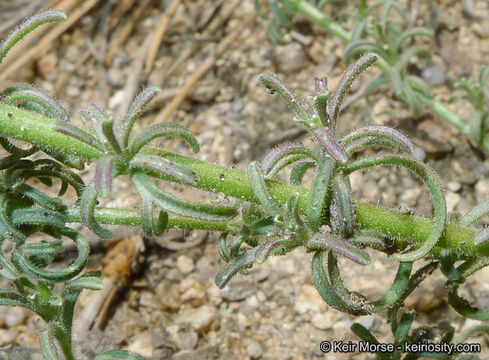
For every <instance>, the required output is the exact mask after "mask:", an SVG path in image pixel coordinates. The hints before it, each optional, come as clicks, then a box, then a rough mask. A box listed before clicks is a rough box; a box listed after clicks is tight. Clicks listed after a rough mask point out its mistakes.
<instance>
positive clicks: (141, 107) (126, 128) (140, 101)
mask: <svg viewBox="0 0 489 360" xmlns="http://www.w3.org/2000/svg"><path fill="white" fill-rule="evenodd" d="M159 92H160V89H158V88H157V87H149V88H146V89H144V90H143V91H141V93H139V95H138V96H136V98H135V99H134V101H133V102H132V104H131V106H130V107H129V110H128V111H127V113H126V114H125V115H124V116H123V117H122V120H121V126H120V136H121V137H122V138H121V144H122V148H124V149H125V148H127V144H128V141H129V134H130V133H131V130H132V127H133V125H134V122H135V121H136V120H137V119H138V118H139V117H141V115H142V113H143V112H144V111H145V110H146V108H147V107H148V105H149V103H150V102H151V101H152V100H153V99H154V98H155V97H156V95H158V94H159Z"/></svg>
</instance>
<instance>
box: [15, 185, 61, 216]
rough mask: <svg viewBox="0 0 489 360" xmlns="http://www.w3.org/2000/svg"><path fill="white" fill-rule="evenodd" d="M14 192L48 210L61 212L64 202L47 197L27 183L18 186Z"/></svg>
mask: <svg viewBox="0 0 489 360" xmlns="http://www.w3.org/2000/svg"><path fill="white" fill-rule="evenodd" d="M14 191H15V192H16V193H18V194H22V196H25V197H28V198H29V199H31V200H32V201H34V202H36V203H37V204H39V205H41V206H43V207H45V208H47V209H51V210H59V209H60V208H61V207H62V202H61V200H60V199H57V198H52V197H50V196H47V195H46V194H44V193H43V192H42V191H39V190H37V189H35V188H33V187H32V186H30V185H27V184H26V183H21V184H19V185H17V186H16V187H15V189H14Z"/></svg>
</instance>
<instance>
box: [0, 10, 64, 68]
mask: <svg viewBox="0 0 489 360" xmlns="http://www.w3.org/2000/svg"><path fill="white" fill-rule="evenodd" d="M63 20H66V15H65V14H64V13H63V12H61V11H58V10H47V11H43V12H40V13H38V14H36V15H34V16H31V17H28V18H27V19H25V20H24V21H23V22H22V24H20V25H19V26H18V27H17V28H15V30H14V31H12V32H11V33H10V34H9V36H8V37H7V39H6V40H5V41H3V42H2V46H1V48H0V63H2V60H3V58H4V57H5V55H7V53H8V52H9V51H10V49H12V47H13V46H14V45H15V44H17V43H18V42H19V41H20V40H21V39H22V38H23V37H25V36H26V35H27V34H28V33H30V32H32V31H33V30H35V29H36V28H37V27H39V26H41V25H43V24H46V23H50V22H57V21H63Z"/></svg>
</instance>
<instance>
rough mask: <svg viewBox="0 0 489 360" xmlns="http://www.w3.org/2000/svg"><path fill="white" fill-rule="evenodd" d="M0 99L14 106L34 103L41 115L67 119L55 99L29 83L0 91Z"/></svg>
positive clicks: (66, 114)
mask: <svg viewBox="0 0 489 360" xmlns="http://www.w3.org/2000/svg"><path fill="white" fill-rule="evenodd" d="M1 99H2V101H4V102H6V103H7V104H10V105H15V106H19V105H25V104H30V103H34V104H36V105H37V107H36V108H37V109H39V110H41V109H42V113H41V114H42V115H46V116H49V117H50V118H53V119H56V120H62V121H69V116H68V113H67V112H66V110H65V109H63V107H62V106H61V105H60V104H59V103H58V102H57V101H56V100H54V99H53V98H52V97H50V96H49V95H47V94H46V93H44V92H43V91H41V90H39V89H36V88H35V87H33V86H31V85H24V84H19V85H16V86H12V87H10V88H8V89H6V90H5V91H4V92H3V93H2V96H1Z"/></svg>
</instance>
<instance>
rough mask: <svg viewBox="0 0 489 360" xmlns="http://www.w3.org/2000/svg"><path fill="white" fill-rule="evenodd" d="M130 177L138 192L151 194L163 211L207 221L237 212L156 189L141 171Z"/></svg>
mask: <svg viewBox="0 0 489 360" xmlns="http://www.w3.org/2000/svg"><path fill="white" fill-rule="evenodd" d="M131 179H132V182H133V184H134V187H135V188H136V190H137V192H138V193H140V194H144V196H151V197H152V198H153V201H154V202H155V203H156V204H158V205H159V206H160V207H161V208H162V209H163V210H165V211H169V212H172V213H175V214H178V215H182V216H186V217H191V218H196V219H202V220H208V221H226V220H229V219H231V218H232V217H234V216H236V214H237V211H236V209H235V208H233V207H226V206H212V205H205V204H194V203H189V202H186V201H183V200H180V199H178V198H176V197H174V196H172V195H170V194H166V193H164V192H162V191H160V190H158V188H156V186H154V185H153V183H152V182H151V179H150V178H149V177H148V176H147V175H146V174H144V173H141V172H137V173H134V174H132V176H131Z"/></svg>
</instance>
